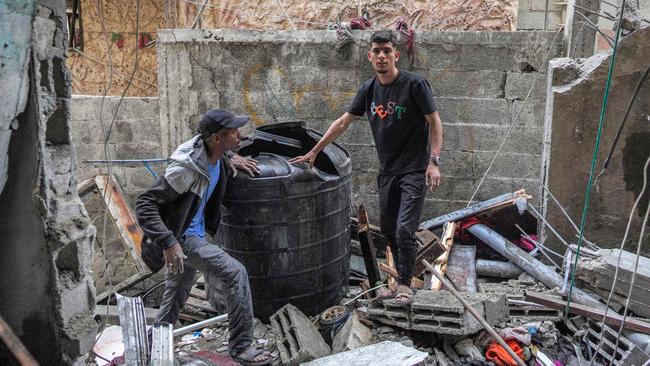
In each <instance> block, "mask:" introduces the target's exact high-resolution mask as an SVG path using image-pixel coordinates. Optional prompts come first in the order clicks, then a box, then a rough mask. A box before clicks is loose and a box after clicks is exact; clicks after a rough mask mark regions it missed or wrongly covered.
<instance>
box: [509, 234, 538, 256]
mask: <svg viewBox="0 0 650 366" xmlns="http://www.w3.org/2000/svg"><path fill="white" fill-rule="evenodd" d="M528 236H530V237H531V238H532V239H533V240H535V241H537V235H535V234H532V235H528ZM512 244H514V245H516V246H518V247H519V248H521V249H523V250H525V251H527V252H530V251H531V250H533V249H535V244H534V243H533V242H532V241H530V240H528V238H526V237H523V236H520V237H518V238H517V239H515V240H513V241H512Z"/></svg>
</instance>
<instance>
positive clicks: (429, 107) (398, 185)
mask: <svg viewBox="0 0 650 366" xmlns="http://www.w3.org/2000/svg"><path fill="white" fill-rule="evenodd" d="M399 56H400V54H399V51H398V50H397V48H396V41H395V36H394V34H393V33H392V32H391V31H388V30H382V31H378V32H375V33H374V34H373V35H372V38H371V46H370V50H369V51H368V61H370V63H371V64H372V67H373V68H374V70H375V73H376V76H375V77H374V78H372V79H370V80H368V81H366V82H365V83H363V85H361V87H360V88H359V91H357V94H356V96H355V97H354V99H353V100H352V104H351V105H350V106H349V107H348V110H347V112H345V113H344V114H343V115H342V116H341V117H340V118H338V119H337V120H336V121H334V122H333V123H332V124H331V125H330V127H329V128H328V130H327V132H325V135H323V138H321V140H320V141H319V142H318V143H317V144H316V146H314V148H313V149H311V151H309V152H308V153H307V154H306V155H304V156H299V157H296V158H294V159H292V160H291V161H290V162H291V163H301V162H309V163H310V165H313V163H314V160H315V159H316V155H318V153H319V152H320V151H321V150H323V149H324V148H325V146H327V144H329V143H330V142H332V141H334V140H335V139H336V138H337V137H339V136H340V135H341V134H343V132H345V130H347V128H348V126H349V125H350V123H352V121H354V120H355V119H356V118H357V117H358V116H363V115H364V114H365V115H366V116H367V117H368V121H369V122H370V128H371V129H372V135H373V137H374V139H375V145H376V147H377V155H378V158H379V174H378V176H377V185H378V188H379V203H380V211H381V212H380V217H381V230H382V231H383V232H384V234H385V235H386V236H387V238H388V240H389V242H390V243H391V245H392V246H393V248H394V250H393V252H394V258H395V263H397V272H398V275H399V278H398V286H397V288H396V289H383V290H382V291H380V293H379V296H381V297H395V300H396V301H397V302H400V303H403V304H407V303H410V302H411V300H412V298H413V291H412V290H411V288H410V286H409V285H410V283H411V277H412V275H413V269H414V267H415V257H416V253H417V244H416V241H415V231H416V230H417V228H418V225H419V221H420V215H421V214H422V206H423V205H424V196H425V193H426V188H427V187H429V189H430V190H431V191H434V190H435V189H436V188H437V187H438V185H439V184H440V169H439V165H440V158H439V156H440V149H441V148H442V122H441V121H440V116H439V115H438V112H437V111H436V106H435V103H434V101H433V94H432V92H431V86H430V85H429V83H428V82H427V80H426V79H424V78H422V77H421V76H419V75H416V74H413V73H410V72H407V71H404V70H398V69H397V67H396V62H397V61H398V60H399ZM373 285H374V284H373Z"/></svg>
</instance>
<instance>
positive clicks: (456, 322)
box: [411, 290, 484, 335]
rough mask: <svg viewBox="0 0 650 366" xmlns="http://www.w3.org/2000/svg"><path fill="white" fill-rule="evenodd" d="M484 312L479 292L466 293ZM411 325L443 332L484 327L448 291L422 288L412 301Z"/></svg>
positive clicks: (478, 308) (423, 329) (416, 328)
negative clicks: (477, 293)
mask: <svg viewBox="0 0 650 366" xmlns="http://www.w3.org/2000/svg"><path fill="white" fill-rule="evenodd" d="M462 296H463V297H464V299H465V300H467V302H468V303H469V304H470V305H471V306H472V307H474V309H476V311H477V312H478V313H479V314H480V315H481V316H483V315H484V309H483V304H482V302H481V300H480V297H479V296H477V295H476V294H469V293H465V294H463V295H462ZM411 318H412V325H411V328H412V329H415V330H421V331H428V332H435V333H440V334H452V335H467V334H473V333H475V332H477V331H479V330H480V329H482V326H481V324H480V323H479V322H478V320H476V318H474V316H473V315H472V314H471V313H470V312H469V311H467V309H465V307H464V306H463V304H462V303H461V302H460V301H459V300H458V299H457V298H456V297H454V295H452V294H451V293H449V292H448V291H424V290H422V291H418V292H417V293H416V294H415V297H414V298H413V303H412V304H411Z"/></svg>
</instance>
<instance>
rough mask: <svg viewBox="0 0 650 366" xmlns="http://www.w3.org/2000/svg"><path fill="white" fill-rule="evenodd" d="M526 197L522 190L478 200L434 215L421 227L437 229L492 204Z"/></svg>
mask: <svg viewBox="0 0 650 366" xmlns="http://www.w3.org/2000/svg"><path fill="white" fill-rule="evenodd" d="M526 197H527V196H526V194H525V193H524V194H522V193H521V192H514V193H506V194H502V195H500V196H497V197H494V198H490V199H489V200H487V201H482V202H477V203H475V204H473V205H471V206H469V207H466V208H463V209H460V210H458V211H454V212H450V213H448V214H445V215H442V216H438V217H434V218H432V219H430V220H427V221H424V222H422V223H421V224H420V229H425V230H433V229H437V228H439V227H442V225H444V224H445V222H451V221H454V222H456V221H459V220H462V219H466V218H468V217H471V216H475V215H476V214H478V213H480V212H482V211H487V210H489V209H490V208H492V206H496V205H499V204H503V203H505V202H507V201H509V200H512V199H519V198H526Z"/></svg>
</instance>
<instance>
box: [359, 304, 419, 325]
mask: <svg viewBox="0 0 650 366" xmlns="http://www.w3.org/2000/svg"><path fill="white" fill-rule="evenodd" d="M368 317H369V318H370V319H373V320H377V321H379V322H381V323H383V324H387V325H392V326H396V327H400V328H402V329H411V315H410V310H409V307H408V306H403V305H400V304H397V303H396V302H395V301H394V300H392V299H389V300H374V301H371V302H370V304H369V305H368Z"/></svg>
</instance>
